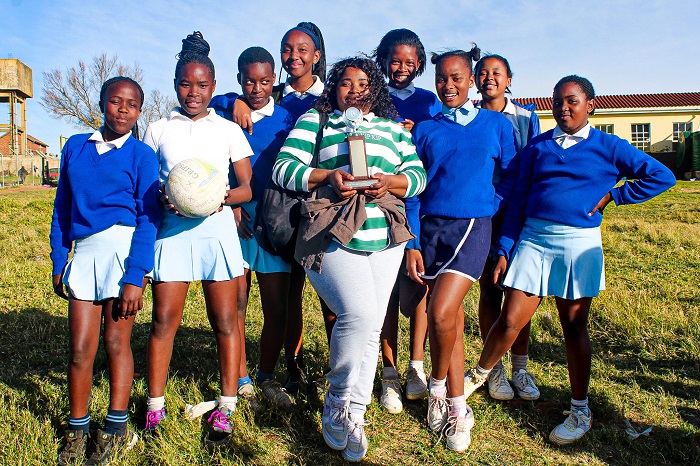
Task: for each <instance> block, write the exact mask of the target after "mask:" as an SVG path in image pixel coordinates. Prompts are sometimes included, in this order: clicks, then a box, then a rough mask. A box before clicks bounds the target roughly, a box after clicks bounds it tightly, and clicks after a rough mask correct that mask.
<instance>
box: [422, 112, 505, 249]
mask: <svg viewBox="0 0 700 466" xmlns="http://www.w3.org/2000/svg"><path fill="white" fill-rule="evenodd" d="M413 133H414V136H413V142H414V144H415V145H416V152H417V153H418V156H419V157H420V158H421V160H422V161H423V165H424V167H425V170H426V172H427V173H428V182H427V186H426V188H425V191H424V192H423V194H421V196H420V215H421V216H423V215H434V216H438V217H446V218H454V219H459V218H479V217H492V216H493V215H494V214H495V213H496V212H497V211H499V210H501V209H502V208H503V207H504V206H505V204H506V202H507V201H508V199H509V198H510V194H511V191H512V190H513V186H514V185H515V179H516V176H517V166H516V160H515V155H516V152H517V142H516V140H515V134H514V133H513V125H512V124H511V123H510V121H508V119H507V118H506V117H505V116H503V115H502V114H501V113H498V112H491V111H489V110H484V109H480V110H479V113H478V114H477V116H476V118H474V120H473V121H471V122H470V123H469V124H468V125H466V126H462V125H460V124H459V123H455V122H454V121H452V120H450V119H448V118H446V117H445V116H444V115H443V114H442V113H438V114H437V115H436V116H435V117H434V118H432V119H430V120H426V121H423V122H421V123H418V124H417V125H416V126H415V128H414V130H413ZM497 168H498V170H499V172H500V181H499V183H498V184H497V185H496V186H494V184H493V174H494V170H496V169H497ZM413 234H415V235H416V236H418V235H419V232H416V231H413Z"/></svg>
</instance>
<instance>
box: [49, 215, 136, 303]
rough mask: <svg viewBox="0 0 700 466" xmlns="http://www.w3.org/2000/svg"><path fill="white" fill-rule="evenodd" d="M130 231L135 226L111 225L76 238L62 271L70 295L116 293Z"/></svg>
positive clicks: (94, 298)
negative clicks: (71, 255) (64, 268)
mask: <svg viewBox="0 0 700 466" xmlns="http://www.w3.org/2000/svg"><path fill="white" fill-rule="evenodd" d="M133 234H134V227H129V226H124V225H113V226H111V227H110V228H108V229H106V230H104V231H101V232H99V233H95V234H94V235H90V236H87V237H85V238H81V239H78V240H76V241H75V246H74V247H73V258H72V259H71V260H70V262H68V265H67V266H66V270H65V272H64V273H63V284H64V285H66V287H67V288H68V294H69V296H71V297H72V298H75V299H79V300H82V301H102V300H104V299H110V298H117V297H119V291H120V290H121V286H122V279H123V278H124V272H125V271H126V265H127V264H126V261H127V258H128V257H129V251H130V250H131V237H132V236H133Z"/></svg>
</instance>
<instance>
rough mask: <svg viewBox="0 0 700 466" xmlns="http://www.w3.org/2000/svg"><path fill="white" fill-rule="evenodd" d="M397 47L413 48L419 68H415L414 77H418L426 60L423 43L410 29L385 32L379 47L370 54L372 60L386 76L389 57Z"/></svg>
mask: <svg viewBox="0 0 700 466" xmlns="http://www.w3.org/2000/svg"><path fill="white" fill-rule="evenodd" d="M399 45H408V46H409V47H415V49H416V55H417V56H418V61H419V62H420V66H419V67H418V68H416V76H420V75H421V74H423V72H424V71H425V63H426V61H427V58H426V56H425V48H424V47H423V43H422V42H421V41H420V38H419V37H418V34H416V33H415V32H413V31H411V30H410V29H392V30H391V31H389V32H387V33H386V34H385V35H384V37H382V40H380V41H379V45H378V46H377V48H376V49H374V51H373V52H372V58H374V60H375V61H376V62H377V66H379V69H380V70H381V71H382V73H384V75H385V76H387V77H388V75H387V69H388V68H389V63H388V62H389V58H390V55H391V50H392V49H393V48H394V47H397V46H399Z"/></svg>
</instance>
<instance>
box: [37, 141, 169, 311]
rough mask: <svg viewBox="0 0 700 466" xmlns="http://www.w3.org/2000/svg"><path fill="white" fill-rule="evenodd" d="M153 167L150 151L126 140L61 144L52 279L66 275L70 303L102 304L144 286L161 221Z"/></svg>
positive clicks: (155, 166)
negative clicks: (127, 287)
mask: <svg viewBox="0 0 700 466" xmlns="http://www.w3.org/2000/svg"><path fill="white" fill-rule="evenodd" d="M157 167H158V162H157V158H156V156H155V154H154V153H153V150H151V148H149V147H148V146H146V145H145V144H144V143H142V142H141V141H138V140H137V139H135V138H133V137H132V136H131V134H127V135H124V136H123V137H121V138H119V139H116V140H114V141H110V142H105V141H104V140H103V138H102V133H101V132H100V131H95V133H93V134H92V135H90V134H79V135H76V136H72V137H71V138H70V139H68V141H67V142H66V144H65V146H64V147H63V151H62V154H61V177H60V182H59V184H58V188H57V189H56V200H55V202H54V211H53V217H52V221H51V234H50V236H49V240H50V244H51V260H52V262H53V274H54V275H56V274H60V273H63V284H64V285H66V287H67V288H68V293H69V295H70V296H71V297H72V298H75V299H80V300H85V301H101V300H104V299H109V298H116V297H118V296H119V294H120V291H121V287H122V286H123V285H124V284H125V283H129V284H132V285H135V286H138V287H142V286H143V278H144V276H145V275H146V274H147V273H149V272H150V271H151V270H152V269H153V244H154V242H155V238H156V229H157V226H158V224H159V221H160V207H159V201H158V197H159V195H158V188H159V183H158V170H157ZM71 249H73V257H72V259H71V260H70V262H69V261H68V254H69V252H70V251H71Z"/></svg>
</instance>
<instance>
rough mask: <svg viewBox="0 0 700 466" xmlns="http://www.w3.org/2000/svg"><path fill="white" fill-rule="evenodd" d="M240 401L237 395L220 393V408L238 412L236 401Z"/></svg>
mask: <svg viewBox="0 0 700 466" xmlns="http://www.w3.org/2000/svg"><path fill="white" fill-rule="evenodd" d="M237 402H238V397H237V396H224V395H219V410H221V408H226V409H228V410H229V411H231V412H232V413H235V412H236V403H237Z"/></svg>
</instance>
